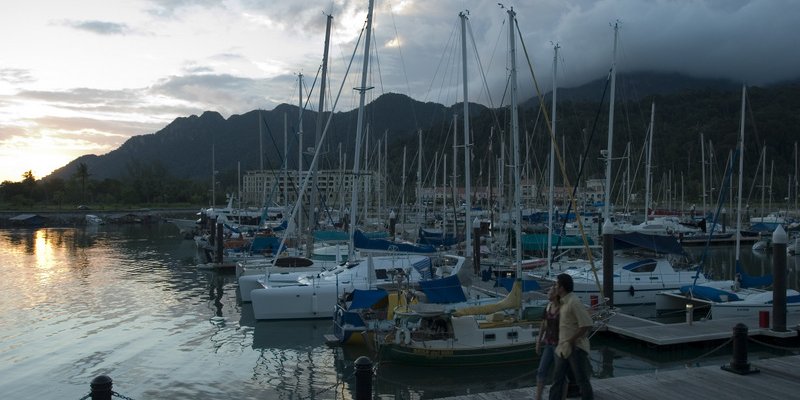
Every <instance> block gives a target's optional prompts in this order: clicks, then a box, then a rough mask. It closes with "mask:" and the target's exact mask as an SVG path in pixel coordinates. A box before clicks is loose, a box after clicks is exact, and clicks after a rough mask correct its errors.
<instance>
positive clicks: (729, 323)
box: [601, 313, 800, 346]
mask: <svg viewBox="0 0 800 400" xmlns="http://www.w3.org/2000/svg"><path fill="white" fill-rule="evenodd" d="M770 322H771V321H770ZM738 323H743V324H745V326H747V328H748V335H750V336H769V337H774V338H791V337H797V336H798V325H799V324H800V317H798V316H797V315H788V316H787V320H786V328H787V331H785V332H777V331H773V330H771V329H770V328H768V327H766V328H762V327H759V319H758V316H757V315H755V316H752V317H744V318H742V317H735V318H717V319H703V320H699V321H692V323H691V324H689V323H686V322H681V323H673V324H663V323H660V322H656V321H651V320H648V319H644V318H638V317H634V316H631V315H627V314H622V313H617V314H616V315H614V316H613V317H611V319H610V320H609V321H608V323H607V324H606V325H605V326H603V327H602V328H601V330H603V331H607V332H612V333H616V334H619V335H622V336H626V337H629V338H633V339H637V340H641V341H643V342H647V343H650V344H654V345H656V346H665V345H676V344H684V343H692V342H702V341H709V340H721V339H728V338H730V337H731V334H732V330H733V327H734V326H736V324H738Z"/></svg>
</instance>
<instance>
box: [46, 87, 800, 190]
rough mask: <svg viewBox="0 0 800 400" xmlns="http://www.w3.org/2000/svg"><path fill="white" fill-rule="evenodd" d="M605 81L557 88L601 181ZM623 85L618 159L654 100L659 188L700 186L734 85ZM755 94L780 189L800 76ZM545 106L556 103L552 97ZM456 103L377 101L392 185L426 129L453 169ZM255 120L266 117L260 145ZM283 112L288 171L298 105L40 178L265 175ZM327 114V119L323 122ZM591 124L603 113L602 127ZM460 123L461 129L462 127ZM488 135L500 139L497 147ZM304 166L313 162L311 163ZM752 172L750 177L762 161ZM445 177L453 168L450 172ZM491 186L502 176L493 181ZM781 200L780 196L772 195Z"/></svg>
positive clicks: (564, 139) (589, 168)
mask: <svg viewBox="0 0 800 400" xmlns="http://www.w3.org/2000/svg"><path fill="white" fill-rule="evenodd" d="M605 84H606V79H605V78H603V79H599V80H596V81H593V82H590V83H587V84H585V85H581V86H579V87H575V88H563V89H559V95H558V98H559V109H558V116H559V117H558V135H559V137H560V141H561V145H562V146H563V149H562V150H565V152H566V153H567V155H566V156H565V158H567V159H566V160H565V162H566V163H567V167H568V171H569V172H570V173H571V174H577V169H578V165H579V160H580V159H581V157H583V156H582V154H586V158H587V161H588V162H587V164H586V172H585V173H584V175H583V177H584V178H585V177H592V176H594V177H598V176H602V173H603V168H602V165H600V162H599V160H598V155H599V151H600V149H601V148H605V143H606V139H605V138H606V135H607V133H606V130H607V129H606V125H607V122H605V121H607V119H606V114H607V109H608V98H607V95H606V98H605V99H604V100H603V103H604V104H603V106H602V107H599V106H600V100H601V99H600V96H601V94H602V93H603V88H604V86H605ZM617 87H618V92H617V96H616V99H617V110H618V111H617V118H615V132H616V133H615V141H614V142H615V149H614V155H615V156H616V155H622V154H624V152H625V148H626V146H627V143H628V142H631V146H632V149H633V152H634V157H632V161H633V162H636V161H638V157H639V156H638V154H639V152H640V149H641V147H642V144H643V142H644V139H643V138H644V135H645V131H646V129H647V125H648V123H649V114H650V102H651V101H655V102H656V127H655V129H656V130H655V132H656V138H655V145H654V150H653V151H654V163H657V164H658V165H656V166H654V168H655V169H654V180H655V181H660V180H661V177H660V175H658V174H663V173H666V172H667V171H668V170H673V171H674V172H673V173H674V174H675V175H674V176H673V179H675V180H674V181H673V183H674V182H677V181H678V180H679V178H678V177H679V176H680V174H681V173H684V174H686V176H685V179H686V182H687V186H688V185H690V184H692V183H693V182H694V181H699V172H694V171H693V170H690V167H692V166H697V165H699V160H700V150H699V147H700V142H699V135H700V133H703V134H704V135H705V136H704V137H705V139H706V140H707V141H711V142H712V143H713V146H714V149H715V151H717V153H718V155H717V157H718V159H719V160H718V162H719V163H720V164H722V163H723V162H724V159H725V157H726V155H727V152H728V151H729V150H731V149H732V148H733V147H734V146H735V142H736V132H737V131H738V121H739V89H740V84H739V83H735V82H730V81H725V80H709V79H698V78H692V77H687V76H683V75H679V74H656V73H633V74H620V75H619V76H618V77H617ZM748 92H749V97H750V101H749V104H750V106H749V110H750V111H749V112H750V113H752V115H751V116H748V130H749V131H752V132H749V133H748V138H749V139H748V143H749V144H748V147H747V149H746V158H745V159H746V160H747V162H752V163H755V162H756V161H755V160H757V159H758V151H759V149H760V148H761V146H762V145H766V146H767V147H768V150H767V151H768V154H769V156H768V157H769V158H774V159H775V162H776V165H775V171H776V176H775V182H787V178H786V175H787V174H790V173H793V169H794V167H793V165H794V164H793V163H794V161H793V157H794V156H793V146H794V145H793V143H794V142H795V141H797V140H798V138H800V112H798V110H800V85H799V84H798V80H793V81H790V82H786V83H782V84H778V85H772V86H769V87H764V88H758V87H752V88H750V89H749V91H748ZM546 97H549V94H548V95H547V96H546ZM546 104H547V107H549V101H548V102H546ZM461 107H462V106H461V105H459V104H456V105H452V106H449V107H447V106H444V105H441V104H436V103H430V102H428V103H423V102H419V101H416V100H414V99H411V98H409V97H408V96H405V95H401V94H395V93H388V94H384V95H382V96H380V97H378V98H377V99H375V100H374V101H373V102H371V103H370V104H368V105H367V106H366V121H367V123H368V124H369V129H368V134H369V135H368V136H369V139H368V140H369V144H370V153H371V154H373V156H374V154H377V151H376V149H375V147H376V145H377V143H378V141H379V140H381V141H382V140H383V138H384V135H385V137H386V138H387V140H388V142H389V148H390V152H389V157H388V160H386V162H387V164H388V165H389V170H390V171H391V172H392V176H391V177H390V179H391V180H392V182H394V183H395V184H399V177H400V176H401V175H402V165H403V160H402V157H403V151H402V149H403V147H406V148H407V161H406V163H407V166H406V167H407V169H408V170H409V171H415V170H416V164H415V163H416V161H414V158H415V155H416V152H417V150H416V149H417V147H418V144H417V135H416V132H417V131H418V130H422V131H423V142H424V144H423V147H424V154H423V161H424V162H425V163H426V165H427V166H426V171H425V172H426V176H427V177H426V181H430V179H432V174H433V173H434V171H433V170H432V169H433V163H432V161H433V159H434V153H438V154H440V156H439V158H440V159H441V158H442V157H443V154H448V156H449V157H450V161H449V163H452V136H453V135H452V116H453V114H454V113H456V114H461V111H462V109H461ZM357 112H358V110H350V111H345V112H337V113H335V115H334V118H333V120H332V123H331V131H330V133H329V134H328V138H327V139H326V142H327V145H326V146H325V145H324V146H325V147H324V148H326V149H327V152H326V155H325V157H324V159H323V160H322V161H321V162H320V168H331V167H334V166H336V165H338V156H339V151H338V146H339V144H340V143H341V149H342V150H341V151H342V153H344V154H346V158H347V164H348V165H351V164H352V157H353V155H352V154H353V150H352V149H353V148H354V137H355V131H356V130H355V124H356V119H357ZM259 115H260V116H261V119H262V120H263V121H264V125H263V128H262V129H263V136H262V139H263V140H262V142H261V144H259ZM284 116H285V117H286V119H287V121H288V130H289V146H288V147H289V152H288V153H289V154H288V158H289V165H290V166H292V168H294V166H295V165H296V158H297V153H298V152H297V135H296V132H297V126H298V124H297V120H298V108H297V106H293V105H288V104H281V105H279V106H277V107H275V109H273V110H270V111H258V110H254V111H250V112H248V113H245V114H242V115H232V116H231V117H229V118H228V119H224V118H223V117H222V116H221V115H220V114H219V113H217V112H213V111H207V112H204V113H203V114H202V115H200V116H196V115H192V116H189V117H181V118H177V119H175V120H174V121H173V122H171V123H170V124H169V125H167V126H165V127H164V128H163V129H161V130H160V131H158V132H156V133H153V134H147V135H140V136H136V137H132V138H130V139H129V140H128V141H126V142H125V143H124V144H123V145H122V146H120V147H119V148H118V149H116V150H114V151H112V152H110V153H108V154H104V155H102V156H96V155H86V156H82V157H80V158H78V159H75V160H73V161H72V162H70V163H69V164H67V165H65V166H64V167H62V168H59V169H58V170H56V171H54V172H53V173H52V174H51V175H49V176H48V177H46V178H45V179H51V178H54V177H59V178H64V179H69V178H70V177H72V176H73V174H74V173H75V171H76V169H77V166H78V164H79V163H85V164H86V165H87V166H88V169H89V172H90V174H91V177H92V179H95V180H103V179H106V178H115V179H125V178H126V177H127V176H128V174H129V169H130V166H131V165H135V164H136V163H145V164H146V163H159V164H160V165H161V166H162V167H163V168H164V169H165V170H166V171H167V172H168V173H169V174H170V175H172V176H174V177H176V178H182V179H192V180H197V181H200V182H202V181H204V180H206V179H208V178H209V177H210V176H211V169H212V148H213V152H214V168H215V169H216V170H217V171H233V173H234V174H235V171H237V167H238V165H240V166H241V170H242V171H247V170H252V169H257V168H259V163H260V159H261V157H260V154H259V150H258V149H259V148H262V149H263V156H264V157H263V159H264V164H265V167H266V168H279V167H280V165H281V163H282V157H281V154H282V152H283V137H284ZM327 116H328V113H326V115H325V117H327ZM470 116H471V122H470V125H471V130H472V132H473V133H472V136H473V139H472V141H473V147H472V148H473V154H474V160H475V161H474V162H473V164H472V165H473V176H475V177H476V180H478V181H480V180H481V179H483V180H484V181H488V179H489V170H490V169H492V170H494V169H496V167H497V165H496V163H497V159H498V158H499V154H500V151H499V150H500V149H499V146H500V138H501V136H502V134H501V132H502V131H503V130H505V129H507V128H505V126H506V125H507V121H508V113H507V110H506V109H504V108H501V109H496V110H491V109H488V108H486V107H484V106H481V105H478V104H472V105H471V107H470ZM596 117H599V118H598V119H597V122H595V118H596ZM520 122H521V124H520V128H521V131H522V132H521V135H522V136H523V137H525V138H526V143H528V148H527V149H526V150H523V153H524V163H525V167H526V169H525V170H526V171H529V172H528V174H530V175H531V176H533V174H535V172H533V171H536V170H540V169H541V167H542V166H543V165H544V164H545V163H546V159H547V151H548V150H547V149H549V140H548V138H547V136H546V135H545V133H546V131H545V130H544V119H543V118H542V116H541V114H540V113H538V101H536V99H529V100H527V101H525V102H524V103H522V104H521V106H520ZM458 123H459V126H460V125H461V121H459V122H458ZM323 124H324V122H323ZM316 125H317V113H316V112H314V111H305V112H304V113H303V127H304V134H303V145H304V147H310V143H311V140H312V138H313V137H314V135H315V132H316ZM593 127H594V134H592V132H593ZM459 129H460V128H459ZM492 132H494V137H493V140H492V141H490V140H489V139H490V135H491V134H492ZM526 132H527V135H526ZM590 139H591V141H590ZM749 140H752V142H750V141H749ZM458 142H459V143H461V142H463V133H459V135H458ZM462 144H463V143H462ZM587 149H588V150H587ZM381 150H382V149H381ZM751 153H754V154H751ZM461 157H463V156H459V162H461ZM373 159H374V158H373ZM308 160H309V161H310V157H309V158H308ZM508 160H509V158H507V159H506V164H508V163H509V161H508ZM752 168H753V170H754V169H755V165H753V166H752ZM695 169H696V168H695ZM719 169H720V170H718V171H716V172H715V174H718V175H716V176H722V175H721V173H722V172H724V171H721V169H724V167H722V166H721V167H719ZM448 171H452V169H451V168H450V167H448ZM481 173H482V174H483V175H481ZM493 173H496V172H493ZM407 174H408V176H409V177H410V180H409V181H411V180H413V179H411V178H413V177H414V176H415V172H408V173H407ZM779 174H780V175H779ZM439 175H441V172H440V173H439ZM234 176H235V175H234ZM779 176H780V178H779ZM639 177H641V173H640V175H639ZM494 179H496V178H492V180H494ZM439 182H441V180H439ZM407 184H408V183H407ZM695 186H696V184H695ZM781 186H785V184H783V185H781ZM409 190H410V189H409ZM691 190H697V189H696V188H695V189H691ZM782 190H783V191H785V190H786V189H785V188H783V189H782ZM673 193H674V188H673ZM775 195H776V196H778V194H777V192H776V194H775Z"/></svg>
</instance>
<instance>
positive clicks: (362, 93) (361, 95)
mask: <svg viewBox="0 0 800 400" xmlns="http://www.w3.org/2000/svg"><path fill="white" fill-rule="evenodd" d="M374 4H375V0H369V9H368V11H367V28H366V29H367V35H366V38H365V40H364V63H363V65H362V68H361V87H359V88H357V89H356V90H358V120H357V123H356V124H357V125H356V141H355V144H356V149H355V156H354V157H353V181H352V183H353V187H352V189H353V191H352V193H351V195H350V232H349V236H350V240H349V244H348V260H354V259H355V249H354V248H353V237H354V236H355V232H356V212H357V210H358V208H357V206H358V185H357V183H358V182H360V181H361V179H360V175H359V171H360V169H361V165H360V164H361V136H362V135H363V133H364V132H363V126H364V101H365V97H366V94H367V90H369V89H370V88H368V87H367V71H368V70H369V46H370V39H372V8H373V6H374Z"/></svg>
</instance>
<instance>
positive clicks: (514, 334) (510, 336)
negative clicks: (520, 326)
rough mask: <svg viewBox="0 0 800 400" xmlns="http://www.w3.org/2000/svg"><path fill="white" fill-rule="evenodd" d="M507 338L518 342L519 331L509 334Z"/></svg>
mask: <svg viewBox="0 0 800 400" xmlns="http://www.w3.org/2000/svg"><path fill="white" fill-rule="evenodd" d="M506 336H507V337H508V338H509V339H511V340H516V339H517V338H519V333H518V332H517V331H514V332H508V334H507V335H506Z"/></svg>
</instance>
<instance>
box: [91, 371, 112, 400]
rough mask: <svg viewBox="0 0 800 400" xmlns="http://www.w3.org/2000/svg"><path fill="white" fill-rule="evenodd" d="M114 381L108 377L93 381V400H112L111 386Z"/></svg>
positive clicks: (101, 376)
mask: <svg viewBox="0 0 800 400" xmlns="http://www.w3.org/2000/svg"><path fill="white" fill-rule="evenodd" d="M113 383H114V382H113V381H112V379H111V377H110V376H108V375H100V376H97V377H95V378H94V379H92V381H91V382H90V383H89V388H90V390H91V391H90V393H89V395H90V396H91V399H92V400H111V394H112V393H113V392H112V390H111V386H112V385H113Z"/></svg>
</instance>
